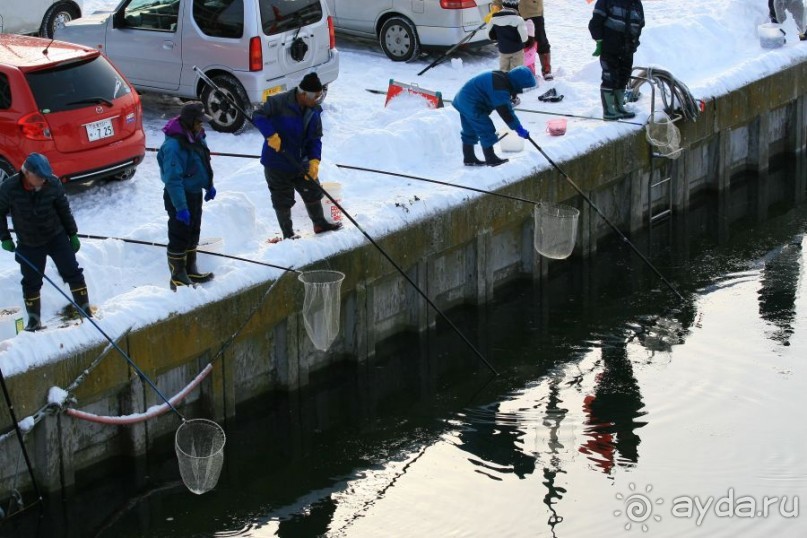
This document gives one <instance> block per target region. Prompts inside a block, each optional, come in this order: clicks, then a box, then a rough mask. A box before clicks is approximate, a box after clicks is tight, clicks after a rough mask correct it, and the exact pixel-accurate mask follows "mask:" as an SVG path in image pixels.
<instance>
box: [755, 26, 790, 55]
mask: <svg viewBox="0 0 807 538" xmlns="http://www.w3.org/2000/svg"><path fill="white" fill-rule="evenodd" d="M757 35H758V36H759V46H760V47H762V48H763V49H778V48H779V47H781V46H783V45H784V44H785V34H784V32H783V31H782V25H781V24H776V23H773V22H766V23H764V24H760V25H759V26H757Z"/></svg>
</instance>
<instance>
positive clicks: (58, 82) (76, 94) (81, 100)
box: [26, 56, 132, 114]
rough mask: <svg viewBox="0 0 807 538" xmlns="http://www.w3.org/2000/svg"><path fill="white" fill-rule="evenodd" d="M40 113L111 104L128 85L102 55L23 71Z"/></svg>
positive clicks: (124, 91)
mask: <svg viewBox="0 0 807 538" xmlns="http://www.w3.org/2000/svg"><path fill="white" fill-rule="evenodd" d="M26 79H27V80H28V85H29V86H30V87H31V91H32V92H33V94H34V99H35V100H36V104H37V106H38V107H39V110H40V112H42V113H43V114H49V113H52V112H61V111H63V110H73V109H76V108H82V107H86V106H88V105H92V104H98V105H104V106H112V101H114V100H115V99H117V98H119V97H122V96H124V95H127V94H129V93H131V91H132V90H131V88H129V85H128V84H127V83H126V81H125V80H124V79H123V77H121V76H120V75H119V74H118V73H117V71H115V69H114V68H113V67H112V66H111V65H110V64H109V62H107V61H106V60H105V59H104V58H103V57H102V56H96V57H95V58H92V59H90V60H84V61H81V62H76V63H71V64H68V65H61V66H59V67H57V68H55V69H47V70H43V71H34V72H31V73H27V74H26Z"/></svg>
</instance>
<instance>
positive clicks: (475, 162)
mask: <svg viewBox="0 0 807 538" xmlns="http://www.w3.org/2000/svg"><path fill="white" fill-rule="evenodd" d="M462 163H463V164H464V165H465V166H485V162H484V161H480V160H479V159H477V158H476V154H475V153H474V146H473V145H472V144H463V145H462Z"/></svg>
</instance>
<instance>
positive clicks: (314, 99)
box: [252, 73, 342, 243]
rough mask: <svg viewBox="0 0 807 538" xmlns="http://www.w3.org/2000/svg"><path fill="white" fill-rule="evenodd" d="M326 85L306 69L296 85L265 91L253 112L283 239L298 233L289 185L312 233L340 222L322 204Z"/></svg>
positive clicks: (321, 231) (295, 237)
mask: <svg viewBox="0 0 807 538" xmlns="http://www.w3.org/2000/svg"><path fill="white" fill-rule="evenodd" d="M326 92H327V90H326V88H325V87H324V86H323V85H322V82H320V80H319V77H318V76H317V74H316V73H309V74H307V75H306V76H305V77H303V80H302V81H301V82H300V85H299V86H298V87H296V88H292V89H291V90H288V91H285V92H283V93H279V94H277V95H272V96H269V97H268V98H267V99H266V102H264V104H263V107H262V108H261V109H260V110H257V111H256V112H255V114H254V115H253V117H252V122H253V124H254V125H255V127H257V128H258V130H259V131H260V132H261V134H262V135H263V136H264V138H266V144H264V145H263V149H262V150H261V164H262V165H263V167H264V177H265V178H266V183H267V185H268V186H269V194H270V196H271V198H272V207H273V208H274V209H275V214H276V215H277V222H278V224H280V230H281V232H282V233H283V239H297V238H298V237H299V236H298V235H297V234H295V233H294V225H293V223H292V221H291V208H292V206H293V205H294V204H295V200H294V191H297V192H298V193H300V197H301V198H302V199H303V202H304V203H305V208H306V211H308V216H309V217H310V218H311V222H312V223H313V224H314V233H317V234H319V233H323V232H328V231H331V230H338V229H339V228H341V227H342V223H341V222H336V223H333V222H329V221H328V220H326V219H325V214H324V211H323V209H322V196H323V193H322V189H320V187H319V163H320V160H321V159H322V119H321V118H320V115H321V114H322V107H321V106H320V104H321V103H322V101H323V100H324V99H325V95H326ZM277 241H281V239H279V238H278V239H275V240H270V242H272V243H275V242H277Z"/></svg>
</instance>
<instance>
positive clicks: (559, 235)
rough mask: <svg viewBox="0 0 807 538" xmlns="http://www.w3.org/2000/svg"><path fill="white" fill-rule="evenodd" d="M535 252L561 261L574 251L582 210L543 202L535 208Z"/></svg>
mask: <svg viewBox="0 0 807 538" xmlns="http://www.w3.org/2000/svg"><path fill="white" fill-rule="evenodd" d="M534 213H535V241H534V245H535V250H536V251H537V252H538V254H540V255H541V256H545V257H547V258H552V259H556V260H561V259H563V258H568V257H569V256H570V255H571V254H572V251H573V250H574V244H575V239H576V238H577V222H578V219H579V218H580V210H579V209H577V208H574V207H571V206H568V205H565V204H552V203H544V202H541V203H539V204H537V205H536V206H535V211H534Z"/></svg>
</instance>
